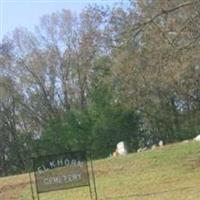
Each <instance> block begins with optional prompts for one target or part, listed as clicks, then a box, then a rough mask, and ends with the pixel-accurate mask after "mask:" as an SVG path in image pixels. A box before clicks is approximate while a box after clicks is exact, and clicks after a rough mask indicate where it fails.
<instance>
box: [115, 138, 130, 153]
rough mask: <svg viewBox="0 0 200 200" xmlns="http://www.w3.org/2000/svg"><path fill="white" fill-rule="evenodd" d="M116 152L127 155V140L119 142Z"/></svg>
mask: <svg viewBox="0 0 200 200" xmlns="http://www.w3.org/2000/svg"><path fill="white" fill-rule="evenodd" d="M116 152H117V153H118V154H119V155H127V154H128V149H127V146H126V144H125V142H123V141H121V142H119V143H118V144H117V149H116Z"/></svg>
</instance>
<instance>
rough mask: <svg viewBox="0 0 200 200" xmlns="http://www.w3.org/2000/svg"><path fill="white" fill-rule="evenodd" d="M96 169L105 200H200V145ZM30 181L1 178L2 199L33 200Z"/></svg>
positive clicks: (74, 194) (85, 194)
mask: <svg viewBox="0 0 200 200" xmlns="http://www.w3.org/2000/svg"><path fill="white" fill-rule="evenodd" d="M94 169H95V177H96V185H97V192H98V199H101V200H104V199H105V200H106V199H110V200H112V199H114V200H115V199H116V200H200V143H194V142H190V143H189V144H183V143H179V144H172V145H167V146H165V147H163V148H157V149H155V150H149V151H146V152H143V153H134V154H129V155H128V156H124V157H114V158H107V159H104V160H98V161H95V162H94ZM27 178H28V176H27V175H23V176H16V177H8V178H4V179H0V191H2V192H0V200H11V199H12V200H15V199H16V200H29V199H30V200H31V193H30V186H29V185H28V179H27ZM12 185H14V186H13V187H12ZM6 187H7V188H6ZM9 187H10V188H9ZM2 188H3V190H2ZM6 189H7V190H6ZM3 195H4V196H3ZM5 196H6V198H5ZM40 199H41V200H65V199H66V200H88V199H90V196H89V189H88V188H87V187H85V188H79V189H72V190H66V191H64V190H63V191H57V192H50V193H45V194H41V196H40Z"/></svg>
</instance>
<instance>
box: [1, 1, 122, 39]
mask: <svg viewBox="0 0 200 200" xmlns="http://www.w3.org/2000/svg"><path fill="white" fill-rule="evenodd" d="M119 1H120V0H0V40H1V39H2V38H3V36H4V35H5V34H6V33H8V32H11V31H12V30H14V29H15V28H16V27H26V28H28V29H29V30H31V31H33V30H34V26H35V25H37V24H38V23H39V19H40V17H41V16H43V15H44V14H50V13H52V12H54V11H57V10H61V9H63V8H65V9H70V10H72V11H73V12H76V13H79V12H80V11H81V9H83V8H84V7H85V6H86V5H88V4H94V3H97V4H101V5H107V4H109V5H113V4H114V3H117V2H119Z"/></svg>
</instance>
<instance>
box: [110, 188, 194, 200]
mask: <svg viewBox="0 0 200 200" xmlns="http://www.w3.org/2000/svg"><path fill="white" fill-rule="evenodd" d="M190 188H192V187H182V188H178V189H174V190H167V191H162V192H152V193H144V194H130V195H126V196H117V197H106V199H123V198H132V197H146V196H154V195H159V194H164V193H169V192H175V191H180V190H187V189H190Z"/></svg>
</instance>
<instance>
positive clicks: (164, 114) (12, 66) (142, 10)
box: [0, 0, 200, 175]
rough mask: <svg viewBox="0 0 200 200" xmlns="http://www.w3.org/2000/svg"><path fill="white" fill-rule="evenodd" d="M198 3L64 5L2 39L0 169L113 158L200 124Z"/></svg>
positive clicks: (188, 133)
mask: <svg viewBox="0 0 200 200" xmlns="http://www.w3.org/2000/svg"><path fill="white" fill-rule="evenodd" d="M199 10H200V3H199V2H198V1H196V0H173V1H162V0H155V1H150V0H137V1H129V2H126V6H123V5H121V4H119V5H116V6H114V7H108V6H104V7H102V6H98V5H94V6H93V5H92V6H87V7H86V8H84V9H83V10H82V12H81V13H80V14H79V15H75V14H74V13H72V12H71V11H70V10H66V9H63V10H61V11H57V12H54V13H52V14H49V15H45V16H43V17H41V19H40V23H39V25H37V26H36V27H35V30H36V31H35V32H30V31H28V30H27V29H25V28H16V29H15V30H14V31H13V32H11V33H9V34H7V35H5V36H4V38H3V40H2V41H1V42H0V141H1V143H0V174H3V175H7V174H12V173H16V172H19V171H20V172H21V171H23V170H24V171H25V170H26V169H27V168H30V165H31V164H30V158H31V157H32V156H38V155H41V154H42V155H46V154H53V153H56V152H63V151H66V150H78V149H81V150H87V149H91V150H92V152H93V155H94V157H95V158H101V157H106V156H109V154H110V153H111V152H112V151H114V149H115V146H116V144H117V142H119V141H121V140H123V141H126V142H127V144H128V146H129V149H130V151H132V152H134V151H135V150H137V148H139V147H143V146H151V145H152V144H155V143H157V142H158V141H159V140H163V141H164V142H165V143H171V142H177V141H180V140H184V139H189V138H192V137H194V136H196V135H197V134H198V133H199V131H200V125H199V119H200V115H199V111H200V58H199V52H200V51H199V50H200V48H199V47H200V45H199V44H200V28H199V27H200V12H199Z"/></svg>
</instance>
